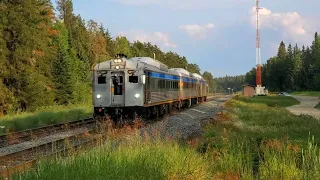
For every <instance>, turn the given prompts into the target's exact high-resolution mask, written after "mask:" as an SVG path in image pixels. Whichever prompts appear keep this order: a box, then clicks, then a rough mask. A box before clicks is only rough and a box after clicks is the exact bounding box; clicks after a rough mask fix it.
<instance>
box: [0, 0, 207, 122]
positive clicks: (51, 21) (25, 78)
mask: <svg viewBox="0 0 320 180" xmlns="http://www.w3.org/2000/svg"><path fill="white" fill-rule="evenodd" d="M57 11H58V13H57V14H54V9H53V6H52V4H51V1H49V0H26V1H9V0H4V1H0V117H1V116H3V115H6V114H8V113H11V112H19V111H35V109H37V108H38V107H42V106H48V105H54V104H58V105H68V104H79V103H80V104H83V103H87V104H89V103H91V102H90V101H91V95H90V94H91V83H92V82H91V79H92V78H91V68H92V66H94V65H95V64H97V63H99V62H103V61H106V60H109V59H111V58H113V57H114V56H115V55H116V54H118V53H123V54H125V55H127V56H128V58H130V57H132V56H147V57H151V58H153V53H155V55H156V59H157V60H159V61H161V62H162V63H165V64H166V65H168V66H169V67H170V68H171V67H176V68H179V67H180V68H186V69H189V71H190V72H192V73H199V74H200V68H199V66H198V65H197V64H193V63H189V62H188V61H187V59H186V57H184V56H180V55H178V54H177V53H175V52H171V51H170V52H166V53H165V52H163V51H161V50H160V48H159V47H157V46H156V45H153V44H151V43H150V42H145V43H142V42H139V41H135V42H129V40H128V39H127V38H126V37H124V36H117V37H112V36H111V34H110V32H109V30H108V29H107V30H105V29H104V27H103V25H102V24H99V23H97V22H95V21H93V20H89V21H88V22H86V21H85V20H84V19H82V17H81V16H80V15H76V14H74V10H73V3H72V0H57ZM211 86H213V85H212V83H211Z"/></svg>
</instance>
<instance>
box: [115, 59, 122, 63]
mask: <svg viewBox="0 0 320 180" xmlns="http://www.w3.org/2000/svg"><path fill="white" fill-rule="evenodd" d="M113 62H115V63H121V62H122V59H115V60H113Z"/></svg>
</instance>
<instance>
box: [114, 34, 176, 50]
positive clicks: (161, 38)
mask: <svg viewBox="0 0 320 180" xmlns="http://www.w3.org/2000/svg"><path fill="white" fill-rule="evenodd" d="M119 36H126V37H127V38H128V39H129V40H130V41H140V42H151V43H153V44H156V45H157V46H159V47H161V48H176V47H177V45H176V44H175V43H174V42H172V41H171V40H170V39H169V35H168V34H167V33H163V32H153V33H147V32H145V31H142V30H131V31H126V32H120V33H119Z"/></svg>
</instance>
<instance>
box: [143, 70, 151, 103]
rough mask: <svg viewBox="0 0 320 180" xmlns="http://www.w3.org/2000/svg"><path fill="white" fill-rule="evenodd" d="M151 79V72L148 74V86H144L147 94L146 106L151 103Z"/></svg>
mask: <svg viewBox="0 0 320 180" xmlns="http://www.w3.org/2000/svg"><path fill="white" fill-rule="evenodd" d="M150 83H151V79H150V72H146V84H145V86H144V92H145V102H144V103H145V104H147V103H148V102H150V101H151V84H150Z"/></svg>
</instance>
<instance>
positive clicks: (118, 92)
mask: <svg viewBox="0 0 320 180" xmlns="http://www.w3.org/2000/svg"><path fill="white" fill-rule="evenodd" d="M114 95H122V85H117V86H114Z"/></svg>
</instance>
